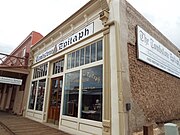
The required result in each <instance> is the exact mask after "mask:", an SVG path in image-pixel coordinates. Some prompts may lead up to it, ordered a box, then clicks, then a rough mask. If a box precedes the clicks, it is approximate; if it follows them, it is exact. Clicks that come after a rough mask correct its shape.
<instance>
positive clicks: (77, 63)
mask: <svg viewBox="0 0 180 135" xmlns="http://www.w3.org/2000/svg"><path fill="white" fill-rule="evenodd" d="M78 66H79V50H78V51H76V63H75V67H78Z"/></svg>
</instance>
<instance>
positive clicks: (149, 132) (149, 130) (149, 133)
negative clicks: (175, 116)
mask: <svg viewBox="0 0 180 135" xmlns="http://www.w3.org/2000/svg"><path fill="white" fill-rule="evenodd" d="M143 135H154V133H153V125H152V124H151V125H146V126H143Z"/></svg>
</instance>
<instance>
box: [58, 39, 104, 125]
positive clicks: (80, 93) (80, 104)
mask: <svg viewBox="0 0 180 135" xmlns="http://www.w3.org/2000/svg"><path fill="white" fill-rule="evenodd" d="M99 41H101V43H102V51H101V53H102V59H101V60H97V59H98V58H97V57H98V56H97V55H96V61H94V62H91V57H90V63H88V64H85V48H86V46H91V45H92V44H94V43H96V46H97V42H99ZM86 46H83V47H81V48H78V49H76V50H75V51H73V52H76V51H78V50H79V66H75V67H73V68H68V55H71V56H72V52H70V53H67V54H66V55H65V58H66V59H65V61H66V62H65V70H64V77H63V80H64V81H63V93H62V94H63V96H62V102H63V103H62V108H61V111H62V113H61V119H71V120H73V119H74V120H76V121H77V120H78V121H82V122H85V121H86V122H87V121H89V122H90V123H96V125H101V123H102V121H95V120H90V119H84V118H81V106H82V71H83V70H84V69H87V68H92V67H96V66H99V65H102V68H103V69H102V76H103V77H102V83H104V65H103V63H104V42H103V39H102V38H100V39H97V40H95V41H93V42H91V43H90V44H88V45H86ZM82 49H84V64H83V65H81V50H82ZM95 49H96V50H95V53H97V47H95ZM89 53H90V55H91V47H90V52H89ZM75 54H76V53H75ZM70 61H71V60H70ZM70 66H71V64H70ZM78 70H79V71H80V80H79V99H78V115H77V117H71V116H68V115H64V114H63V111H64V110H63V109H64V107H63V106H64V87H65V76H66V74H67V73H70V72H74V71H78ZM103 86H104V85H103V84H102V117H103V102H104V101H103V99H104V97H103V93H104V87H103Z"/></svg>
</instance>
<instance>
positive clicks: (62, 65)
mask: <svg viewBox="0 0 180 135" xmlns="http://www.w3.org/2000/svg"><path fill="white" fill-rule="evenodd" d="M63 70H64V59H63V60H62V61H61V72H63Z"/></svg>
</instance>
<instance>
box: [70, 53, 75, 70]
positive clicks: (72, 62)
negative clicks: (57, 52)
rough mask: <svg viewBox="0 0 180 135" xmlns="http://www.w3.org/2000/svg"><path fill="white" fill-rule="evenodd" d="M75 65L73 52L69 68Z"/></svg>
mask: <svg viewBox="0 0 180 135" xmlns="http://www.w3.org/2000/svg"><path fill="white" fill-rule="evenodd" d="M74 64H75V52H73V53H72V58H71V68H73V67H74Z"/></svg>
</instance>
